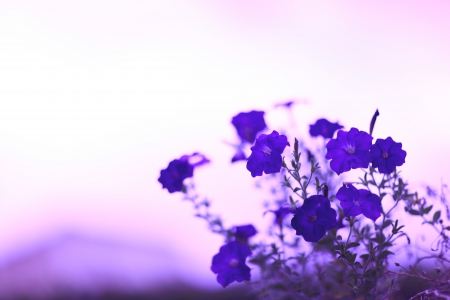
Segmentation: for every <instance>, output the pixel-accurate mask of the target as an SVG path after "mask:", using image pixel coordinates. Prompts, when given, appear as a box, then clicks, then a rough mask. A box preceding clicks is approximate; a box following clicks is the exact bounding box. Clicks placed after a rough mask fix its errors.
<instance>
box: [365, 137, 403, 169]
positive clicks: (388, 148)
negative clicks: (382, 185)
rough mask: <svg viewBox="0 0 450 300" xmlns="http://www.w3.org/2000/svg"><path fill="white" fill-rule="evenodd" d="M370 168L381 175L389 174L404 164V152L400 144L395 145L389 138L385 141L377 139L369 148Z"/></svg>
mask: <svg viewBox="0 0 450 300" xmlns="http://www.w3.org/2000/svg"><path fill="white" fill-rule="evenodd" d="M370 156H371V159H372V166H373V167H374V168H378V171H379V172H380V173H383V174H390V173H392V172H393V171H394V170H395V167H399V166H401V165H403V164H404V163H405V157H406V151H405V150H403V149H402V143H396V142H394V140H393V139H392V138H391V137H388V138H387V139H385V140H382V139H377V141H376V142H375V144H373V145H372V147H371V148H370Z"/></svg>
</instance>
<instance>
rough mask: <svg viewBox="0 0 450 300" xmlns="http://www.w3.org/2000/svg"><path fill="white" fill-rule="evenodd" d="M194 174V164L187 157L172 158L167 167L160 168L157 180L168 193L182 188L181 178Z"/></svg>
mask: <svg viewBox="0 0 450 300" xmlns="http://www.w3.org/2000/svg"><path fill="white" fill-rule="evenodd" d="M193 175H194V166H192V165H191V164H190V163H189V161H188V160H187V159H174V160H172V161H171V162H170V163H169V166H168V167H167V169H164V170H161V176H159V178H158V181H159V182H161V183H162V185H163V189H164V188H165V189H167V190H168V191H169V193H173V192H179V191H181V189H182V188H183V180H185V179H186V178H188V177H192V176H193Z"/></svg>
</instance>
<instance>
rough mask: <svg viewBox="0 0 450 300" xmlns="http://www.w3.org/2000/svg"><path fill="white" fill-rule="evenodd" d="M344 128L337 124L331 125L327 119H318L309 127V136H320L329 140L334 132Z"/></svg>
mask: <svg viewBox="0 0 450 300" xmlns="http://www.w3.org/2000/svg"><path fill="white" fill-rule="evenodd" d="M341 128H344V126H342V125H339V123H331V122H330V121H328V120H327V119H319V120H317V121H316V124H314V125H309V134H310V135H311V136H319V135H321V136H322V137H323V138H325V139H331V138H332V137H333V134H334V132H335V131H336V130H339V129H341Z"/></svg>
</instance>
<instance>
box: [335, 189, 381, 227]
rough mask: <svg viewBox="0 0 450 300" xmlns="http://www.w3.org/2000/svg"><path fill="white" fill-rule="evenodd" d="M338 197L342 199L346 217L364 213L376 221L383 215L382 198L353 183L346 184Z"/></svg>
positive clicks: (339, 191) (338, 193)
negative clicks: (360, 188) (359, 188)
mask: <svg viewBox="0 0 450 300" xmlns="http://www.w3.org/2000/svg"><path fill="white" fill-rule="evenodd" d="M336 198H337V199H338V200H340V201H341V207H342V209H343V210H344V215H345V216H346V217H353V216H358V215H360V214H363V215H364V216H365V217H366V218H369V219H371V220H372V221H375V220H376V219H378V218H379V217H380V216H381V212H382V211H383V208H382V207H381V199H380V197H378V196H377V195H375V194H372V193H371V192H369V191H368V190H364V189H362V190H358V189H356V188H355V187H354V186H353V185H352V184H349V183H348V184H344V185H343V186H342V187H341V188H340V189H339V190H338V192H337V194H336Z"/></svg>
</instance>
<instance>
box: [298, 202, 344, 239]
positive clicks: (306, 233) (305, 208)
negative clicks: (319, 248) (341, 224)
mask: <svg viewBox="0 0 450 300" xmlns="http://www.w3.org/2000/svg"><path fill="white" fill-rule="evenodd" d="M336 216H337V214H336V211H335V210H334V209H332V208H331V206H330V200H328V199H327V198H325V197H324V196H323V195H315V196H311V197H309V198H307V199H306V200H305V202H304V203H303V205H302V206H301V207H299V208H297V211H296V212H295V215H294V217H293V218H292V221H291V226H292V228H294V229H295V231H296V232H295V234H296V235H302V236H303V238H304V239H305V241H307V242H318V241H319V240H320V239H321V238H322V237H323V236H324V235H325V231H326V230H330V229H332V228H333V227H334V226H335V225H336Z"/></svg>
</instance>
